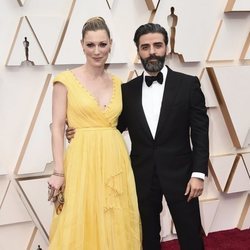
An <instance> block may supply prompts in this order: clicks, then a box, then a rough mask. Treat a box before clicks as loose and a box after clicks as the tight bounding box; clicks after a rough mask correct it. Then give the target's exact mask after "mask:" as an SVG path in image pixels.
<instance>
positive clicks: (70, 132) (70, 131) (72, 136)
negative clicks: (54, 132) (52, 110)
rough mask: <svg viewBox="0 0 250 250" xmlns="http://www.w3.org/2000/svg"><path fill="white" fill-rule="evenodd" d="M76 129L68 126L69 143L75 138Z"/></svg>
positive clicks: (67, 136)
mask: <svg viewBox="0 0 250 250" xmlns="http://www.w3.org/2000/svg"><path fill="white" fill-rule="evenodd" d="M75 132H76V131H75V129H74V128H71V127H67V129H66V138H67V140H68V143H70V141H71V140H72V139H73V138H74V135H75Z"/></svg>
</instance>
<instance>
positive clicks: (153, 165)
mask: <svg viewBox="0 0 250 250" xmlns="http://www.w3.org/2000/svg"><path fill="white" fill-rule="evenodd" d="M142 82H143V75H141V76H138V77H136V78H135V79H133V80H131V81H130V82H128V83H126V84H123V85H122V98H123V110H122V113H121V115H120V118H119V122H118V129H119V130H120V131H121V132H122V131H124V130H125V129H128V131H129V135H130V139H131V143H132V145H131V163H132V167H133V171H134V175H135V181H136V188H137V195H138V198H139V201H140V199H143V198H144V197H146V195H147V193H148V192H149V190H150V185H151V182H152V177H153V175H154V174H157V176H158V178H159V181H160V185H161V188H162V190H163V192H164V194H166V195H167V196H168V198H169V199H181V198H184V192H185V189H186V184H187V182H188V181H189V179H190V177H191V174H192V172H202V173H204V174H205V175H207V171H208V157H209V145H208V124H209V120H208V116H207V109H206V106H205V98H204V95H203V93H202V91H201V89H200V82H199V80H198V78H197V77H194V76H190V75H185V74H183V73H179V72H175V71H172V70H171V69H170V68H168V74H167V79H166V83H165V89H164V94H163V99H162V106H161V111H160V117H159V121H158V127H157V131H156V135H155V138H153V137H152V134H151V132H150V129H149V126H148V124H147V120H146V117H145V115H144V111H143V107H142Z"/></svg>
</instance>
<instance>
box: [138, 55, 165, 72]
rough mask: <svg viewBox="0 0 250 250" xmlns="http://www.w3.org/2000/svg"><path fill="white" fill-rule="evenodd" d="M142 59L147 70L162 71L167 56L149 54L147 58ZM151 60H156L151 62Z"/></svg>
mask: <svg viewBox="0 0 250 250" xmlns="http://www.w3.org/2000/svg"><path fill="white" fill-rule="evenodd" d="M140 59H141V63H142V65H143V67H144V69H145V70H146V71H147V72H160V71H161V69H162V68H163V67H164V64H165V56H149V57H147V58H145V59H142V58H140ZM150 60H156V61H153V62H150Z"/></svg>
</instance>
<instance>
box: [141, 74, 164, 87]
mask: <svg viewBox="0 0 250 250" xmlns="http://www.w3.org/2000/svg"><path fill="white" fill-rule="evenodd" d="M154 81H157V82H158V83H160V84H162V81H163V75H162V73H161V72H159V73H158V74H157V75H156V76H145V82H146V84H147V86H148V87H150V86H151V85H152V83H153V82H154Z"/></svg>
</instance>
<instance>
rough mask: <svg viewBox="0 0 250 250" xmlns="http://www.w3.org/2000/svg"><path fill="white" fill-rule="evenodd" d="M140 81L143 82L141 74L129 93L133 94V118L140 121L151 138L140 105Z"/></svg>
mask: <svg viewBox="0 0 250 250" xmlns="http://www.w3.org/2000/svg"><path fill="white" fill-rule="evenodd" d="M142 83H143V74H142V75H140V76H139V78H138V80H137V82H136V84H135V85H134V88H133V90H132V91H133V93H131V96H134V98H132V99H133V100H134V102H135V103H134V104H133V108H134V111H133V113H134V115H135V119H136V120H137V121H138V122H139V123H140V125H141V127H142V128H143V129H144V131H145V133H146V135H147V136H149V137H150V138H151V139H153V136H152V134H151V131H150V128H149V126H148V123H147V119H146V116H145V113H144V109H143V106H142Z"/></svg>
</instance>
